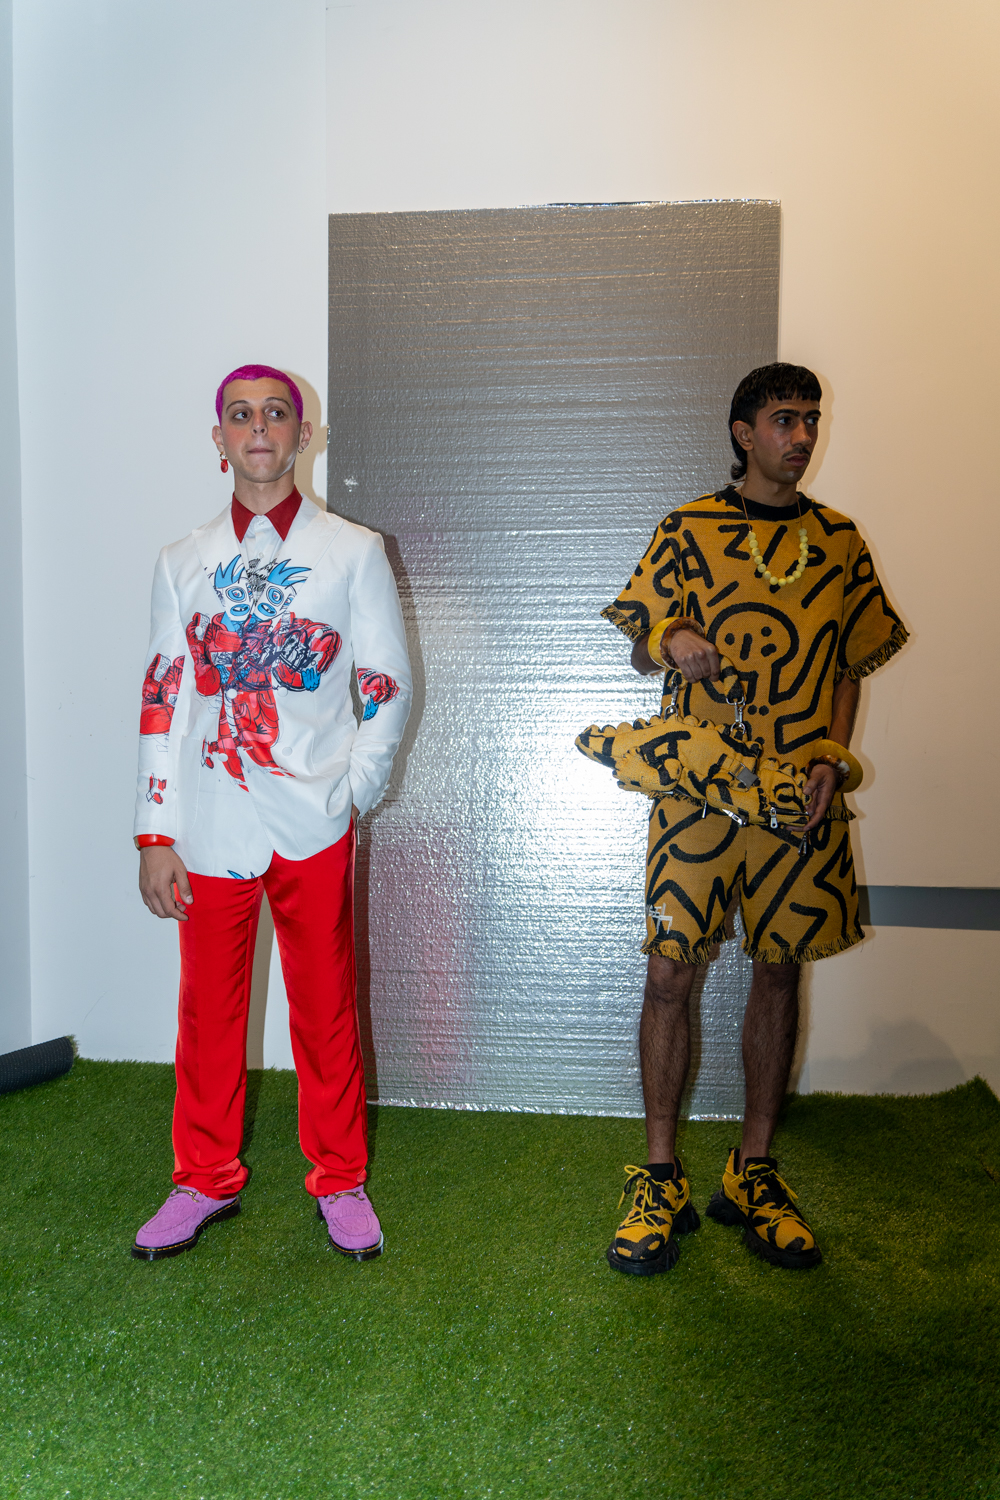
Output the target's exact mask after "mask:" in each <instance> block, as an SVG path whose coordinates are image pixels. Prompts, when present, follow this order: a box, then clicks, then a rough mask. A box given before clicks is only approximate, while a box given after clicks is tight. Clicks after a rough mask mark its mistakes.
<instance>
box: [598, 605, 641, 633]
mask: <svg viewBox="0 0 1000 1500" xmlns="http://www.w3.org/2000/svg"><path fill="white" fill-rule="evenodd" d="M601 617H602V618H603V619H605V620H610V621H611V624H612V625H616V626H617V627H618V629H619V630H620V631H621V632H622V635H627V636H628V638H629V640H630V641H637V640H638V639H639V637H640V636H641V635H645V634H646V632H645V631H644V630H643V628H642V626H641V625H637V624H636V623H635V621H634V620H632V619H630V618H629V616H628V615H627V614H626V613H625V611H624V610H621V609H619V608H618V606H617V605H615V604H609V605H608V607H607V609H602V610H601Z"/></svg>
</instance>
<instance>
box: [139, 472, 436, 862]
mask: <svg viewBox="0 0 1000 1500" xmlns="http://www.w3.org/2000/svg"><path fill="white" fill-rule="evenodd" d="M263 529H264V530H265V531H266V532H267V533H268V535H269V537H270V539H271V540H272V541H276V542H277V546H276V549H275V551H274V553H273V558H270V559H269V558H267V557H261V558H255V557H254V556H253V552H254V551H258V552H260V551H263V550H265V549H263V548H262V547H261V546H260V545H259V539H258V543H257V545H256V546H255V545H254V544H253V543H252V542H251V541H250V540H249V539H250V536H251V534H250V533H248V534H247V537H246V538H244V544H243V547H242V548H241V545H240V543H239V541H238V540H237V537H236V532H235V531H234V529H233V523H232V515H231V507H230V506H228V505H227V507H226V509H225V510H224V511H223V512H222V513H221V515H218V516H216V518H215V520H214V521H211V522H209V524H208V525H207V526H199V527H198V528H197V529H196V530H195V531H193V532H192V533H191V534H190V536H186V537H184V539H183V540H182V541H179V542H174V543H172V544H171V545H170V546H169V547H164V549H163V551H162V552H161V553H160V556H159V560H158V562H157V565H156V571H155V573H154V576H153V601H152V627H151V631H150V643H149V654H148V656H147V660H146V676H145V681H144V683H143V695H142V696H143V707H142V723H141V733H140V736H139V784H138V789H137V796H136V814H135V833H137V834H141V833H146V834H149V833H159V834H164V835H167V836H169V837H171V838H173V839H174V841H175V846H176V849H177V852H178V854H179V855H180V857H181V859H183V861H184V863H185V864H186V865H187V867H188V869H190V870H193V871H195V872H196V873H197V874H199V875H216V876H227V875H229V876H234V877H236V878H238V879H248V878H249V877H250V876H253V875H260V874H262V873H263V872H264V871H265V870H266V869H267V867H268V865H269V864H270V861H271V855H272V853H273V852H274V851H275V850H277V852H278V853H279V854H281V855H283V856H284V857H285V858H286V859H308V858H309V857H310V855H313V854H318V853H319V852H320V850H322V849H326V848H329V846H330V845H331V844H334V843H336V842H337V840H338V839H339V838H341V837H342V835H343V834H344V833H346V832H347V829H348V827H349V825H350V818H351V804H352V803H353V804H354V805H355V806H356V807H357V808H358V809H359V811H360V812H362V813H364V812H367V811H368V809H369V808H370V807H373V806H374V805H375V803H376V802H378V800H379V798H380V797H381V796H382V793H383V792H384V790H385V786H386V783H387V781H388V779H389V772H390V769H391V767H392V758H393V755H394V754H395V752H396V749H397V747H398V745H399V741H400V737H401V736H402V733H403V727H404V725H405V723H406V719H407V715H408V714H409V710H410V699H411V695H412V684H411V678H410V664H409V659H408V656H407V652H406V636H405V633H404V630H403V616H402V612H401V610H400V607H399V597H398V595H397V592H396V583H395V580H394V578H393V576H392V571H391V569H390V567H389V564H388V562H387V561H386V557H385V549H384V547H383V544H382V538H381V537H380V536H379V535H378V533H377V532H374V531H368V530H367V529H366V528H365V527H364V526H355V525H354V524H353V523H352V522H350V521H345V520H344V519H343V518H342V517H341V516H337V515H333V514H331V513H329V512H327V511H322V510H320V509H319V508H318V507H317V506H315V505H313V504H312V503H311V502H310V501H309V500H306V499H305V498H303V500H302V503H301V506H300V507H299V511H298V514H297V515H296V517H295V520H294V521H293V522H292V525H291V528H290V530H289V533H288V537H287V540H286V541H284V542H282V541H280V539H279V538H278V534H277V532H276V531H274V528H273V527H271V526H268V527H266V528H263ZM266 550H267V551H268V552H270V547H268V548H267V549H266ZM248 565H249V566H248ZM355 664H356V666H357V673H358V687H359V690H360V693H361V698H362V702H363V704H364V717H363V719H362V722H361V724H360V726H359V725H358V724H357V721H356V719H355V716H354V710H353V707H352V703H351V669H352V666H353V665H355Z"/></svg>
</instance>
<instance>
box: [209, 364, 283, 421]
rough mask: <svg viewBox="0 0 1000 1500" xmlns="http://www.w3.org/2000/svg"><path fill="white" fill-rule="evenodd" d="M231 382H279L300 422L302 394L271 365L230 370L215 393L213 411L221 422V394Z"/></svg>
mask: <svg viewBox="0 0 1000 1500" xmlns="http://www.w3.org/2000/svg"><path fill="white" fill-rule="evenodd" d="M231 380H281V381H283V382H284V384H285V385H287V387H288V391H289V394H290V396H291V398H292V401H293V403H294V406H295V410H296V412H297V413H298V417H299V421H300V422H301V421H302V392H301V391H300V390H299V388H298V386H297V385H296V384H295V381H294V380H292V379H291V378H290V377H289V376H288V375H286V374H285V373H284V371H283V370H276V369H275V368H274V366H273V365H240V367H239V369H238V370H230V372H229V374H228V375H227V376H226V378H225V380H224V381H223V382H222V384H221V385H220V386H219V389H218V390H217V391H216V393H215V411H216V415H217V416H218V418H219V421H220V422H221V421H222V393H223V391H224V390H225V389H226V386H227V385H228V384H229V382H230V381H231Z"/></svg>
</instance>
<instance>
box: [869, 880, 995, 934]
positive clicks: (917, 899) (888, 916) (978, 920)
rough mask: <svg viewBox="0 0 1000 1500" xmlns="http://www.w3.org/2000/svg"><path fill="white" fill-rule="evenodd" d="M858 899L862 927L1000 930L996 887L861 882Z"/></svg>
mask: <svg viewBox="0 0 1000 1500" xmlns="http://www.w3.org/2000/svg"><path fill="white" fill-rule="evenodd" d="M858 898H859V902H860V906H861V922H862V925H863V926H865V927H947V928H951V929H952V930H953V931H960V930H964V931H966V932H970V931H978V932H996V931H997V930H998V929H1000V889H998V888H996V887H995V886H984V885H977V886H961V885H862V886H859V887H858Z"/></svg>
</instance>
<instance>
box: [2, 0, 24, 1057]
mask: <svg viewBox="0 0 1000 1500" xmlns="http://www.w3.org/2000/svg"><path fill="white" fill-rule="evenodd" d="M11 43H12V14H11V0H0V449H2V451H3V455H4V477H3V483H2V484H0V530H2V534H3V538H4V557H5V561H6V567H5V570H4V585H5V587H4V603H5V606H6V608H5V611H4V632H3V644H4V649H3V654H2V656H0V849H2V850H3V857H2V859H0V954H2V955H3V962H2V966H0V1052H9V1051H12V1050H13V1049H14V1048H15V1047H26V1046H27V1045H28V1043H29V1042H30V1041H31V969H30V951H29V944H28V820H27V782H26V778H25V759H24V756H25V748H24V640H23V630H22V596H21V474H20V432H19V430H18V419H17V320H16V314H15V304H14V150H13V139H12V126H13V116H12V109H11V96H12V92H13V68H12V57H11V50H12V48H11Z"/></svg>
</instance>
